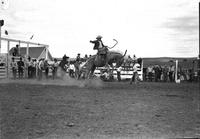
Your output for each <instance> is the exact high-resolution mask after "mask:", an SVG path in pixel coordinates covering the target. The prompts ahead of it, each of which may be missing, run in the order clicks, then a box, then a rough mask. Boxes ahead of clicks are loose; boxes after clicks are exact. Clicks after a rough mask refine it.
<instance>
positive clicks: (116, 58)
mask: <svg viewBox="0 0 200 139" xmlns="http://www.w3.org/2000/svg"><path fill="white" fill-rule="evenodd" d="M126 52H127V50H126V51H125V53H124V54H121V53H120V52H116V51H108V52H107V60H108V61H107V63H108V64H109V65H110V66H111V67H112V64H113V63H116V67H120V66H121V65H122V63H123V62H124V56H125V55H126ZM103 66H106V61H105V59H102V58H101V56H100V55H93V56H91V57H90V58H89V59H88V60H87V61H86V62H85V64H83V65H81V67H80V70H79V71H80V72H79V76H81V74H82V73H84V74H85V78H90V77H91V76H92V75H93V73H94V71H95V69H96V67H103Z"/></svg>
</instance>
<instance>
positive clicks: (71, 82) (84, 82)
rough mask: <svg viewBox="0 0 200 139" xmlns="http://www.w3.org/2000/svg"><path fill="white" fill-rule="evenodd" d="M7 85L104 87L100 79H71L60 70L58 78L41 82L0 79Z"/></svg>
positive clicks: (35, 80)
mask: <svg viewBox="0 0 200 139" xmlns="http://www.w3.org/2000/svg"><path fill="white" fill-rule="evenodd" d="M3 83H4V84H5V83H19V84H35V85H58V86H77V87H81V88H82V87H102V86H103V81H102V80H101V79H98V78H94V79H79V80H77V79H75V78H71V77H70V76H69V75H68V74H67V73H64V72H62V71H61V70H58V73H57V78H56V79H52V77H49V78H48V79H46V78H45V76H44V75H43V78H42V79H41V80H38V79H16V80H14V79H0V84H3Z"/></svg>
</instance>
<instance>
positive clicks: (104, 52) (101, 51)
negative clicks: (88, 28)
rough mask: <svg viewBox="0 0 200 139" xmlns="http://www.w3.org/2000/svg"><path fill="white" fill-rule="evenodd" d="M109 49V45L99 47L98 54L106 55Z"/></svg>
mask: <svg viewBox="0 0 200 139" xmlns="http://www.w3.org/2000/svg"><path fill="white" fill-rule="evenodd" d="M107 51H108V48H107V47H102V48H99V49H98V54H99V55H106V54H107Z"/></svg>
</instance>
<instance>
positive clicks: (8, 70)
mask: <svg viewBox="0 0 200 139" xmlns="http://www.w3.org/2000/svg"><path fill="white" fill-rule="evenodd" d="M9 50H10V41H7V60H6V64H7V78H9V74H10V64H9V55H10V54H9Z"/></svg>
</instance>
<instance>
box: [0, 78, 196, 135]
mask: <svg viewBox="0 0 200 139" xmlns="http://www.w3.org/2000/svg"><path fill="white" fill-rule="evenodd" d="M198 93H199V86H198V84H197V83H196V84H195V83H181V84H175V83H149V82H144V83H140V84H138V85H135V84H133V85H129V83H128V82H101V81H99V80H95V81H87V82H86V81H84V82H81V81H59V80H58V81H30V80H23V81H22V80H21V81H0V120H1V123H0V126H1V130H0V134H1V139H71V138H80V139H91V138H92V139H93V138H94V139H110V138H111V139H115V138H117V139H121V138H122V139H126V138H182V137H200V112H199V111H198V103H199V98H200V97H199V95H200V94H198ZM199 104H200V103H199Z"/></svg>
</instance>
